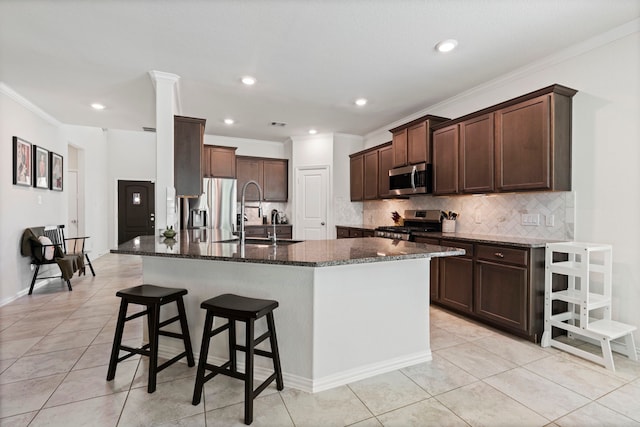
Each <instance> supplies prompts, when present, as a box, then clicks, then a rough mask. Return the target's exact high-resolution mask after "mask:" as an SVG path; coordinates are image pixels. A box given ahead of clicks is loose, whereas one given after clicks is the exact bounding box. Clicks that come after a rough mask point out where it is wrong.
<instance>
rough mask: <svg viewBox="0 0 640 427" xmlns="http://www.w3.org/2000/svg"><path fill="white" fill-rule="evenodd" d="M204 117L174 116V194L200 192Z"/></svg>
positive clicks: (191, 194)
mask: <svg viewBox="0 0 640 427" xmlns="http://www.w3.org/2000/svg"><path fill="white" fill-rule="evenodd" d="M205 123H206V120H205V119H196V118H193V117H183V116H174V118H173V160H174V163H173V173H174V187H175V189H176V196H179V197H198V196H200V195H201V194H202V150H203V146H204V127H205Z"/></svg>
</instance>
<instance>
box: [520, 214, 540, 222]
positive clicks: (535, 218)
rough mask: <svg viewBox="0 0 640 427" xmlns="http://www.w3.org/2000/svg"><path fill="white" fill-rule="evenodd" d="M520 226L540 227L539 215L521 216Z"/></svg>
mask: <svg viewBox="0 0 640 427" xmlns="http://www.w3.org/2000/svg"><path fill="white" fill-rule="evenodd" d="M522 225H540V214H522Z"/></svg>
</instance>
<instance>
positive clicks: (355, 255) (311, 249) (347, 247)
mask: <svg viewBox="0 0 640 427" xmlns="http://www.w3.org/2000/svg"><path fill="white" fill-rule="evenodd" d="M215 240H216V239H215V238H211V236H209V235H206V234H204V235H203V233H199V235H197V236H195V235H194V233H192V232H191V231H190V230H187V231H182V232H181V233H179V234H178V235H176V237H175V238H174V239H165V238H164V237H161V236H140V237H136V238H134V239H132V240H130V241H128V242H125V243H123V244H121V245H120V246H118V248H117V249H112V250H111V253H116V254H128V255H141V256H159V257H170V258H189V259H203V260H217V261H232V262H250V263H262V264H281V265H295V266H305V267H324V266H333V265H345V264H362V263H371V262H385V261H396V260H403V259H415V258H430V257H444V256H455V255H464V250H462V249H456V248H446V247H441V246H433V245H427V244H424V243H413V242H402V241H394V240H391V239H383V238H377V237H368V238H355V239H336V240H308V241H305V242H297V243H294V242H288V241H284V240H283V241H281V242H280V243H278V244H277V245H276V246H273V245H272V244H271V243H270V242H268V241H266V240H265V241H262V242H260V241H259V240H256V239H250V240H251V241H254V242H259V243H252V244H249V243H247V244H245V245H244V250H243V248H242V245H241V244H240V243H239V242H238V241H233V242H220V241H215Z"/></svg>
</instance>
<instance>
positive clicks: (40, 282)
mask: <svg viewBox="0 0 640 427" xmlns="http://www.w3.org/2000/svg"><path fill="white" fill-rule="evenodd" d="M52 280H57V278H55V277H52V278H49V279H42V280H38V281H36V284H35V286H34V287H33V290H34V291H35V290H36V289H38V288H41V287H43V286H46V285H48V284H49V282H51V281H52ZM29 285H31V283H29ZM66 286H67V285H66V283H65V287H66ZM28 294H29V288H25V289H22V290H20V291H19V292H18V293H17V294H15V295H14V296H12V297H8V298H4V299H3V300H1V301H0V307H2V306H3V305H7V304H9V303H10V302H13V301H15V300H17V299H18V298H20V297H23V296H25V295H28Z"/></svg>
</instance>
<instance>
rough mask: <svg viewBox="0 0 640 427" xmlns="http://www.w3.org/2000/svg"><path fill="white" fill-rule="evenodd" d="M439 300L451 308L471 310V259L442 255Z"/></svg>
mask: <svg viewBox="0 0 640 427" xmlns="http://www.w3.org/2000/svg"><path fill="white" fill-rule="evenodd" d="M439 297H440V298H439V301H440V303H441V304H443V305H446V306H449V307H451V308H454V309H457V310H461V311H465V312H469V313H470V312H472V311H473V260H472V259H470V258H463V257H444V258H442V259H441V260H440V289H439Z"/></svg>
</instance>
